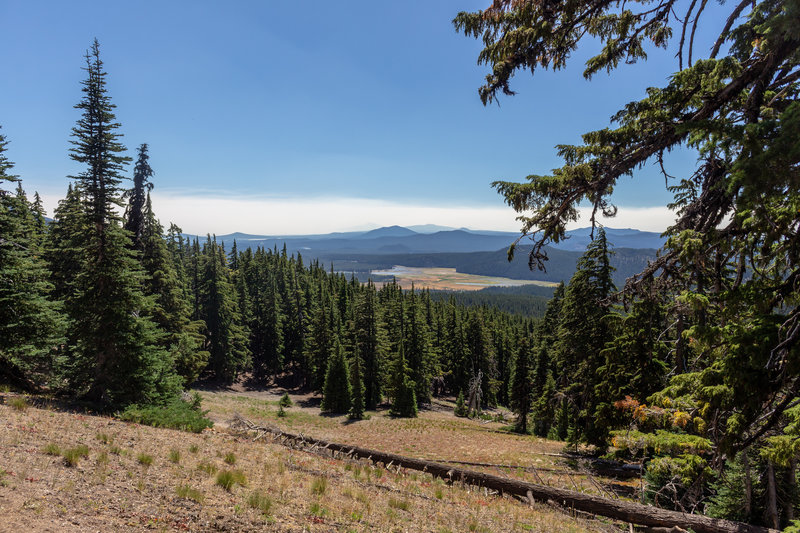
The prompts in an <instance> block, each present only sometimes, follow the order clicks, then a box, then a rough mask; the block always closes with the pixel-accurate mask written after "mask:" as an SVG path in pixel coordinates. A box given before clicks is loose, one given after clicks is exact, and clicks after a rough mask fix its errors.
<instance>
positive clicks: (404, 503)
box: [0, 390, 618, 533]
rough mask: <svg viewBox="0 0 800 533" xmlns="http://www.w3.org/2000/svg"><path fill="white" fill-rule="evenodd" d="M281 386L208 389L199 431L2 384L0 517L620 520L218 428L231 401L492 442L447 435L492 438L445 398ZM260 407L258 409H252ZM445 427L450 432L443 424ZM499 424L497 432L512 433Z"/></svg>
mask: <svg viewBox="0 0 800 533" xmlns="http://www.w3.org/2000/svg"><path fill="white" fill-rule="evenodd" d="M282 392H283V391H281V390H272V391H245V390H239V391H237V390H232V391H216V392H209V391H203V392H202V393H201V394H202V395H203V397H204V399H205V401H204V407H205V408H206V409H211V412H210V416H212V418H214V419H215V420H216V421H217V425H216V426H215V428H214V429H212V430H206V431H204V432H203V433H202V434H191V433H184V432H180V431H175V430H168V429H158V428H151V427H146V426H141V425H138V424H130V423H125V422H121V421H118V420H115V419H113V418H109V417H102V416H92V415H90V414H86V413H79V412H69V411H58V410H56V409H53V408H50V407H46V406H42V407H35V406H34V405H36V404H38V403H39V402H37V401H36V400H32V399H28V400H27V403H28V404H29V405H28V406H27V407H25V406H20V405H19V402H11V401H10V400H11V399H12V398H18V397H17V396H15V395H9V394H5V395H3V394H0V450H1V451H2V454H1V455H0V517H2V519H0V531H3V532H5V531H8V532H20V531H53V532H56V531H81V532H84V531H100V532H106V531H144V530H157V531H264V530H266V531H298V532H299V531H309V532H310V531H387V532H388V531H430V532H436V533H447V532H460V531H480V532H500V531H565V532H566V531H569V532H579V531H617V530H618V526H616V525H614V524H608V523H605V522H603V521H601V520H585V519H580V518H576V517H572V516H570V515H569V514H567V513H564V512H562V511H559V510H555V509H552V508H550V507H548V506H546V505H536V506H534V507H533V508H531V507H528V506H524V505H521V504H520V503H518V502H516V501H514V500H512V499H509V498H503V497H497V496H491V495H488V494H485V493H483V492H482V491H480V490H476V489H474V488H471V487H461V486H458V485H447V484H445V483H444V482H442V481H441V480H435V479H433V478H432V477H431V476H429V475H426V474H420V473H418V472H411V471H400V472H395V471H388V470H386V469H383V468H380V467H377V466H372V465H368V464H366V463H363V462H353V461H343V460H332V459H331V458H329V457H321V456H318V455H313V454H309V453H307V452H302V451H299V450H291V449H287V448H285V447H282V446H280V445H278V444H275V443H271V442H261V441H257V442H254V441H252V440H251V439H249V438H244V437H241V436H237V435H234V434H230V433H228V432H227V431H226V424H225V422H226V416H228V415H229V413H230V412H233V411H236V412H241V413H242V415H244V416H248V417H250V418H253V419H254V420H271V419H274V420H280V421H281V423H284V424H285V425H286V427H287V428H288V427H290V426H293V427H295V429H298V428H302V429H303V431H306V432H307V433H309V434H313V435H314V436H317V437H320V438H331V440H333V438H334V437H335V438H337V439H338V440H339V441H346V440H349V441H352V442H355V441H357V440H361V439H366V440H367V442H366V445H368V446H370V447H379V446H385V447H386V449H387V450H391V451H400V452H404V453H407V452H408V451H409V450H411V451H416V452H417V453H416V454H415V455H418V456H425V455H430V456H441V455H442V454H444V453H445V451H447V450H448V447H452V448H453V450H452V451H453V454H452V455H450V456H454V457H471V458H476V459H478V458H482V457H488V456H489V455H487V454H482V453H479V448H480V446H478V445H477V443H475V442H472V443H462V445H461V447H457V446H455V444H454V443H455V442H457V441H461V440H463V438H464V436H467V438H469V439H474V438H475V436H477V435H480V436H481V438H484V437H486V438H492V437H491V435H493V433H492V430H491V429H490V428H488V427H484V426H483V425H481V424H477V423H475V424H476V425H475V428H474V430H473V429H470V428H469V427H468V429H466V430H464V429H461V428H460V427H459V424H460V423H461V422H460V419H459V420H458V421H454V420H452V419H448V417H449V416H450V415H447V414H446V413H444V412H438V413H437V412H436V411H430V412H424V413H423V414H422V416H421V417H420V418H419V419H416V420H399V419H391V418H389V417H386V416H384V415H383V414H381V413H373V416H372V418H370V420H366V421H363V422H358V423H355V424H346V423H345V422H344V421H343V420H341V419H338V418H335V417H324V416H319V415H318V414H317V412H318V407H315V406H314V405H313V404H314V402H315V399H314V397H313V396H309V395H293V396H294V397H293V401H294V402H295V405H294V406H293V407H290V408H289V409H288V412H289V415H288V416H287V417H285V418H280V417H277V415H275V413H276V412H277V407H276V406H275V405H274V404H270V403H267V402H277V400H278V399H279V398H280V396H281V394H282ZM12 403H16V407H14V406H12V405H11V404H12ZM304 405H308V407H304ZM234 408H236V409H234ZM259 410H263V413H262V418H258V417H257V416H254V414H253V411H259ZM315 410H316V411H315ZM256 414H258V413H256ZM228 418H229V416H228ZM451 418H452V417H451ZM395 422H396V423H398V424H397V429H398V431H397V435H395V436H392V435H391V433H392V432H391V431H390V430H391V427H392V423H395ZM448 428H450V429H448ZM312 431H313V433H312ZM448 431H449V432H450V433H453V434H454V435H456V437H454V439H453V440H450V441H448V440H447V439H444V438H443V437H442V436H443V435H445V434H446V432H448ZM473 432H474V433H473ZM494 434H495V435H497V437H495V438H496V439H498V442H499V441H500V440H502V439H501V437H505V438H508V436H507V435H501V434H499V433H494ZM370 435H373V436H374V438H369V436H370ZM426 435H428V436H426ZM458 435H461V436H460V437H458ZM470 435H472V436H471V437H470ZM509 442H513V439H511V440H510V441H509ZM79 445H85V446H86V448H87V451H86V454H85V456H83V457H79V458H78V459H77V463H76V464H75V465H74V466H67V463H66V461H65V458H64V457H63V455H64V452H65V451H66V450H69V449H72V448H75V447H77V446H79ZM428 446H430V447H431V449H426V448H427V447H428ZM515 446H521V443H520V444H512V445H509V447H508V449H507V450H506V453H507V454H508V455H507V456H505V459H504V460H511V459H512V458H513V457H514V453H518V451H515V450H516V448H515ZM59 453H60V454H59ZM223 471H227V472H234V471H238V473H237V474H234V475H233V476H232V477H234V478H235V477H236V476H238V477H239V483H234V484H233V485H232V486H231V487H229V489H228V490H226V488H225V487H224V486H222V485H221V484H220V483H219V481H218V477H219V476H220V473H221V472H223Z"/></svg>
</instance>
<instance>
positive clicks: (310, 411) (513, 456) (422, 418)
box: [201, 392, 635, 496]
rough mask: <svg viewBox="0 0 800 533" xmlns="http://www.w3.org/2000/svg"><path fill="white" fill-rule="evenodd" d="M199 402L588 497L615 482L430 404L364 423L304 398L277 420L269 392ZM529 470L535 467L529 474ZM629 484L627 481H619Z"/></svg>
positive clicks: (221, 421)
mask: <svg viewBox="0 0 800 533" xmlns="http://www.w3.org/2000/svg"><path fill="white" fill-rule="evenodd" d="M201 394H202V396H203V407H204V408H205V409H210V410H211V413H210V416H211V417H212V419H214V420H215V422H216V423H217V424H218V426H224V425H225V423H226V422H227V421H228V420H230V418H231V417H232V415H233V414H234V413H240V414H241V415H242V416H244V417H246V418H248V419H249V420H251V421H253V422H255V423H258V424H272V425H275V426H278V427H280V428H282V429H284V430H285V431H290V432H293V433H303V434H305V435H310V436H312V437H315V438H318V439H324V440H329V441H333V442H338V443H343V444H353V445H357V446H363V447H365V448H373V449H376V450H381V451H386V452H392V453H397V454H401V455H406V456H410V457H416V458H420V459H428V460H431V461H465V462H470V463H490V464H500V465H511V466H516V468H514V467H511V468H498V467H481V466H470V465H466V466H463V467H464V468H470V469H473V470H481V471H485V472H487V473H490V474H495V475H502V476H507V477H512V478H514V479H520V480H524V481H530V482H533V483H543V484H546V485H550V486H554V487H561V488H565V489H569V490H579V491H581V492H585V493H588V494H596V495H600V496H608V495H609V493H607V492H605V493H604V492H603V491H602V490H600V489H598V486H597V484H596V482H598V481H599V482H603V481H608V482H611V481H613V482H614V483H616V484H626V483H625V482H620V481H617V480H603V479H601V478H595V479H594V480H591V479H589V478H588V477H587V476H586V475H582V473H581V472H580V471H575V470H572V469H570V468H569V467H568V466H567V465H566V464H565V462H564V459H562V458H559V457H556V455H557V454H559V453H560V452H561V451H563V449H564V443H563V442H557V441H550V440H547V439H541V438H537V437H534V436H529V435H516V434H513V433H508V432H506V431H502V428H503V424H501V423H497V422H487V421H483V420H471V419H467V418H458V417H455V416H453V411H452V406H451V404H450V403H447V402H438V403H437V405H435V407H437V409H436V410H431V411H421V412H420V415H419V417H418V418H410V419H409V418H392V417H390V416H389V415H388V412H387V411H385V410H382V411H378V412H374V411H373V412H370V413H368V414H369V415H370V418H369V419H368V420H361V421H358V422H352V421H350V420H348V419H347V417H346V416H344V415H343V416H340V417H332V416H319V409H315V408H301V407H299V406H300V405H303V404H304V403H306V404H307V403H309V402H308V399H309V398H308V397H307V396H302V397H301V396H297V397H293V398H292V400H293V403H294V405H295V406H294V407H292V408H290V409H287V410H286V413H287V414H286V416H285V417H278V416H277V414H276V411H275V409H274V408H273V405H277V402H278V401H279V399H280V394H278V393H277V392H276V393H270V392H244V393H241V392H236V393H231V392H203V393H201ZM533 469H536V471H535V472H534V471H533ZM627 484H629V485H631V486H633V485H635V482H629V483H627Z"/></svg>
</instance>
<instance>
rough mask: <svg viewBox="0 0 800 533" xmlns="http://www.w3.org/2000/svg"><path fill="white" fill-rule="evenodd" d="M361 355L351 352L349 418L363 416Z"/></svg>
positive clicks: (358, 418) (357, 418) (355, 418)
mask: <svg viewBox="0 0 800 533" xmlns="http://www.w3.org/2000/svg"><path fill="white" fill-rule="evenodd" d="M361 367H362V363H361V357H360V356H359V354H358V352H356V353H354V354H353V361H352V362H351V363H350V391H351V392H350V413H349V415H350V418H352V419H353V420H361V419H362V418H364V379H363V372H362V370H361Z"/></svg>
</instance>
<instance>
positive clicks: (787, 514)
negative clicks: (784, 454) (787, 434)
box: [783, 457, 797, 527]
mask: <svg viewBox="0 0 800 533" xmlns="http://www.w3.org/2000/svg"><path fill="white" fill-rule="evenodd" d="M796 468H797V461H796V460H795V459H794V457H793V458H792V459H791V460H790V461H789V468H787V469H786V478H785V479H786V498H785V501H784V502H783V526H784V527H786V526H788V525H789V523H790V522H791V521H792V520H794V502H795V499H796V498H797V478H796V477H795V469H796Z"/></svg>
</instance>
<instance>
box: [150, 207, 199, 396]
mask: <svg viewBox="0 0 800 533" xmlns="http://www.w3.org/2000/svg"><path fill="white" fill-rule="evenodd" d="M142 215H143V219H142V223H143V225H142V230H141V234H140V240H141V262H142V267H143V268H144V270H145V272H146V273H147V279H146V282H145V284H144V288H145V294H147V295H149V296H152V297H154V298H155V305H154V307H153V320H154V321H155V322H156V324H158V326H159V327H160V328H161V329H162V330H163V331H164V332H165V333H166V334H165V335H164V337H163V339H162V341H161V344H162V346H163V347H164V348H166V349H167V350H168V351H169V353H170V355H171V357H172V360H173V364H174V365H175V370H176V371H177V373H178V375H179V376H181V377H182V378H183V384H184V385H185V386H188V385H189V384H191V383H192V382H194V381H195V380H196V379H197V378H198V377H199V376H200V373H201V372H202V370H203V369H204V368H205V366H206V364H207V363H208V357H209V353H208V352H207V351H205V350H203V345H204V343H205V338H204V337H203V335H202V333H201V332H202V331H203V329H205V324H204V323H203V322H202V321H199V320H198V321H191V320H190V318H189V317H190V309H189V304H188V302H187V301H186V299H185V296H184V291H183V287H182V284H181V281H180V279H179V278H178V274H177V272H176V271H175V266H174V262H173V260H172V258H171V257H170V254H169V250H168V249H167V243H166V241H165V240H164V237H163V228H162V226H161V223H160V222H159V221H158V219H157V218H156V216H155V213H153V205H152V202H151V201H150V193H147V195H146V200H145V205H144V209H143V212H142Z"/></svg>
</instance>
